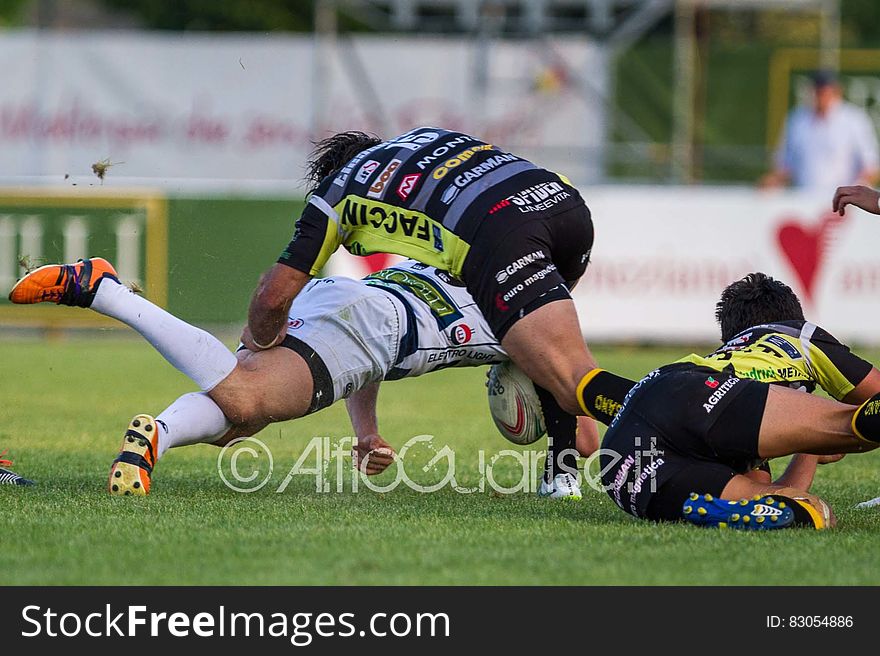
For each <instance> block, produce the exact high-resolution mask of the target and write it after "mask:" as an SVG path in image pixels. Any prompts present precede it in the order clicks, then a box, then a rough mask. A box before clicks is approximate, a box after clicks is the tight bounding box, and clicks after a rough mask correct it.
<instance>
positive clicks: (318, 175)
mask: <svg viewBox="0 0 880 656" xmlns="http://www.w3.org/2000/svg"><path fill="white" fill-rule="evenodd" d="M380 143H382V140H381V139H380V138H379V137H377V136H376V135H375V134H367V133H366V132H358V131H357V130H351V131H349V132H339V133H338V134H334V135H333V136H332V137H327V138H326V139H321V140H320V141H316V142H315V143H314V145H315V148H314V150H312V153H311V154H310V155H309V161H308V163H307V164H306V178H305V180H306V185H307V186H308V188H309V190H310V191H313V190H314V189H315V187H317V186H318V185H319V184H320V182H321V180H323V179H324V178H326V177H327V176H328V175H331V174H333V173H336V172H337V171H339V169H341V168H342V167H343V166H345V164H346V162H348V160H350V159H351V158H352V157H354V156H355V155H357V154H358V153H359V152H361V151H363V150H366V149H367V148H371V147H372V146H375V145H376V144H380Z"/></svg>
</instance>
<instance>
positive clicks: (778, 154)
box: [758, 116, 794, 189]
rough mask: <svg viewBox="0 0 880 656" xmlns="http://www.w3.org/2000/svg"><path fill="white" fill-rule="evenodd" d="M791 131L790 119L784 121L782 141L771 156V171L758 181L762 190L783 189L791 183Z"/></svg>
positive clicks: (792, 157)
mask: <svg viewBox="0 0 880 656" xmlns="http://www.w3.org/2000/svg"><path fill="white" fill-rule="evenodd" d="M790 129H791V117H790V116H789V118H788V119H786V121H785V126H784V127H783V129H782V139H781V140H780V141H779V145H778V146H777V148H776V151H775V152H774V154H773V170H772V171H770V172H769V173H766V174H764V175H763V176H762V177H761V179H760V180H759V181H758V186H760V187H761V188H764V189H775V188H778V187H784V186H786V185H787V184H788V183H789V182H791V169H792V160H793V159H794V156H793V153H792V150H791V139H790V138H789V130H790Z"/></svg>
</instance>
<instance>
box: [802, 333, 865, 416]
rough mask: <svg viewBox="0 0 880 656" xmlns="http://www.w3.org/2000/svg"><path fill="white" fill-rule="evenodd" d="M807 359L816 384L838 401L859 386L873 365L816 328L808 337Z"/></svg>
mask: <svg viewBox="0 0 880 656" xmlns="http://www.w3.org/2000/svg"><path fill="white" fill-rule="evenodd" d="M809 343H810V352H809V359H810V365H811V367H812V370H813V373H814V375H815V378H816V382H817V383H818V384H819V385H820V386H821V387H822V389H824V390H825V391H826V392H828V394H830V395H831V396H832V397H834V398H835V399H837V400H838V401H839V400H840V399H842V398H843V397H845V396H846V395H847V394H849V393H850V392H851V391H852V390H853V388H855V386H856V385H858V384H859V383H861V382H862V381H863V380H864V379H865V376H867V375H868V372H870V371H871V368H872V366H873V365H872V364H871V363H870V362H867V361H866V360H863V359H862V358H860V357H859V356H857V355H856V354H855V353H853V352H852V351H850V350H849V347H848V346H846V345H845V344H841V343H840V342H839V341H838V340H837V339H835V338H834V337H833V336H832V335H831V334H830V333H829V332H827V331H825V330H823V329H822V328H820V327H819V326H816V327H815V328H814V330H813V333H812V335H810V336H809Z"/></svg>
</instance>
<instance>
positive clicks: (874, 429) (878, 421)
mask: <svg viewBox="0 0 880 656" xmlns="http://www.w3.org/2000/svg"><path fill="white" fill-rule="evenodd" d="M852 429H853V433H855V434H856V437H859V438H861V439H863V440H865V441H866V442H870V443H872V444H877V443H878V442H880V394H875V395H874V396H872V397H871V398H870V399H868V400H867V401H865V402H864V403H863V404H862V405H860V406H859V408H858V410H856V411H855V413H854V414H853V418H852Z"/></svg>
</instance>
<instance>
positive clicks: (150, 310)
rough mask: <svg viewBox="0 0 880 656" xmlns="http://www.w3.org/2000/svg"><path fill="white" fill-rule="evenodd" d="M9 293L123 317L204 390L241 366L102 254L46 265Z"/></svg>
mask: <svg viewBox="0 0 880 656" xmlns="http://www.w3.org/2000/svg"><path fill="white" fill-rule="evenodd" d="M9 298H10V300H11V301H12V302H13V303H20V304H30V303H40V302H55V303H58V304H61V305H72V306H78V307H90V308H91V309H92V310H94V311H95V312H98V313H100V314H103V315H106V316H109V317H112V318H114V319H117V320H119V321H121V322H123V323H125V324H127V325H128V326H130V327H131V328H133V329H135V330H136V331H137V332H139V333H140V334H141V335H142V336H143V337H144V339H146V340H147V341H148V342H149V343H150V344H152V345H153V347H154V348H155V349H156V350H157V351H159V353H161V354H162V356H163V357H165V359H166V360H168V362H169V363H171V365H172V366H174V367H175V368H176V369H177V370H178V371H180V372H182V373H184V374H185V375H187V376H189V377H190V378H191V379H192V380H193V381H194V382H195V383H196V384H197V385H198V386H199V387H200V388H201V389H202V390H203V391H208V390H210V389H212V388H213V387H214V386H215V385H216V384H217V383H219V382H220V381H221V380H223V379H224V378H225V377H226V376H228V375H229V374H230V373H231V372H232V370H233V369H234V368H235V366H236V359H235V355H234V354H233V353H231V352H230V351H229V349H227V348H226V347H225V346H223V344H222V343H221V342H220V341H219V340H218V339H217V338H215V337H214V336H213V335H210V334H209V333H207V332H205V331H204V330H201V329H199V328H196V327H195V326H191V325H189V324H187V323H186V322H184V321H181V320H180V319H178V318H177V317H175V316H173V315H171V314H169V313H168V312H166V311H165V310H163V309H162V308H159V307H157V306H156V305H154V304H153V303H151V302H150V301H148V300H147V299H145V298H142V297H140V296H138V295H137V294H134V293H132V292H131V291H130V290H129V289H128V288H127V287H125V286H124V285H121V284H120V283H119V280H118V278H117V277H116V271H115V270H114V269H113V266H112V265H111V264H110V263H109V262H107V261H106V260H104V259H102V258H91V259H89V260H85V261H80V262H78V263H76V264H52V265H46V266H43V267H40V268H39V269H37V270H35V271H32V272H31V273H29V274H27V275H26V276H24V277H23V278H22V279H21V280H20V281H18V283H16V285H15V287H13V289H12V291H11V292H10V294H9Z"/></svg>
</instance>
